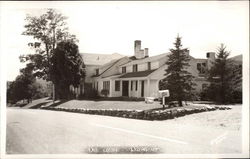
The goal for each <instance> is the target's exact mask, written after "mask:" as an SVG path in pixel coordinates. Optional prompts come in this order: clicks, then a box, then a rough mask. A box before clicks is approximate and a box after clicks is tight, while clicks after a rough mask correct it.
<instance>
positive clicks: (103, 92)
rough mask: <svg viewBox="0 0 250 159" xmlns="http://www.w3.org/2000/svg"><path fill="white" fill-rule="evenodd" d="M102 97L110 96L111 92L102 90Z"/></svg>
mask: <svg viewBox="0 0 250 159" xmlns="http://www.w3.org/2000/svg"><path fill="white" fill-rule="evenodd" d="M101 95H103V96H105V97H107V96H108V95H109V90H107V89H103V90H101Z"/></svg>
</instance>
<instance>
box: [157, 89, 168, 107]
mask: <svg viewBox="0 0 250 159" xmlns="http://www.w3.org/2000/svg"><path fill="white" fill-rule="evenodd" d="M159 93H160V97H161V98H162V105H163V108H164V107H165V104H166V102H165V97H169V96H170V94H169V90H167V89H166V90H160V91H159Z"/></svg>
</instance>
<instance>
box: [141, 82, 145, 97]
mask: <svg viewBox="0 0 250 159" xmlns="http://www.w3.org/2000/svg"><path fill="white" fill-rule="evenodd" d="M141 97H144V81H141Z"/></svg>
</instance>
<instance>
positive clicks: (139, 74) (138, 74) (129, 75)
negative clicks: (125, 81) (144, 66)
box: [119, 69, 156, 78]
mask: <svg viewBox="0 0 250 159" xmlns="http://www.w3.org/2000/svg"><path fill="white" fill-rule="evenodd" d="M155 70H156V69H154V70H147V71H140V72H129V73H126V74H124V75H122V76H120V77H119V78H132V77H147V76H148V75H149V74H151V73H152V72H154V71H155Z"/></svg>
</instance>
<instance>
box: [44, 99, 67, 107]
mask: <svg viewBox="0 0 250 159" xmlns="http://www.w3.org/2000/svg"><path fill="white" fill-rule="evenodd" d="M68 101H69V100H60V101H59V102H56V103H52V104H51V105H49V106H48V107H47V108H54V107H56V106H58V105H60V104H63V103H66V102H68Z"/></svg>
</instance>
